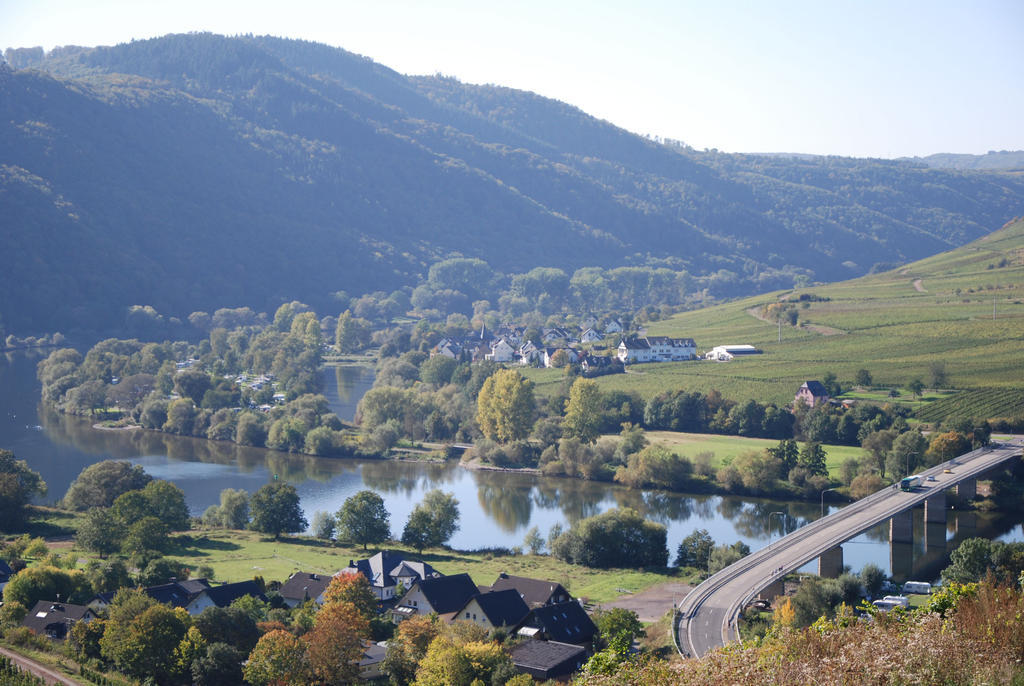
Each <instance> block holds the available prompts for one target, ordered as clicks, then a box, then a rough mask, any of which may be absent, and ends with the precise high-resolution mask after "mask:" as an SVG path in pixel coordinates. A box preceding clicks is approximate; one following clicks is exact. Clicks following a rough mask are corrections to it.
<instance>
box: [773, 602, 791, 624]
mask: <svg viewBox="0 0 1024 686" xmlns="http://www.w3.org/2000/svg"><path fill="white" fill-rule="evenodd" d="M795 621H796V611H795V610H794V609H793V603H791V602H790V600H789V598H786V599H785V600H783V601H782V602H781V603H778V604H777V605H776V606H775V609H774V610H772V623H773V624H777V625H778V626H786V627H789V626H793V622H795Z"/></svg>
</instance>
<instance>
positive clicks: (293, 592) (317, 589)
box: [278, 572, 334, 607]
mask: <svg viewBox="0 0 1024 686" xmlns="http://www.w3.org/2000/svg"><path fill="white" fill-rule="evenodd" d="M333 578H334V577H333V576H331V575H330V574H315V573H313V572H295V573H294V574H292V575H291V576H290V577H288V580H287V581H285V582H284V584H283V585H282V586H281V588H280V590H279V591H278V593H280V594H281V597H282V598H284V603H285V605H287V606H288V607H298V606H299V605H302V604H304V603H306V602H307V601H310V600H312V601H313V602H315V603H316V604H317V605H323V602H324V591H326V590H327V586H329V585H330V583H331V579H333Z"/></svg>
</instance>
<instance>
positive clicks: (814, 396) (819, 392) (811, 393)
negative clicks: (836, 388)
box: [793, 381, 829, 407]
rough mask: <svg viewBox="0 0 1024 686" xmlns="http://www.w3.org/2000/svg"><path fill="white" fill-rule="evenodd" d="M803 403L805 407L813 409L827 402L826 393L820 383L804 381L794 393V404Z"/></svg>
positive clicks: (827, 396)
mask: <svg viewBox="0 0 1024 686" xmlns="http://www.w3.org/2000/svg"><path fill="white" fill-rule="evenodd" d="M801 401H803V402H804V404H806V405H807V407H815V406H817V405H822V404H824V403H827V402H828V401H829V395H828V391H827V390H825V385H824V384H823V383H821V382H820V381H805V382H804V383H803V385H802V386H800V389H799V390H798V391H797V392H796V397H795V398H794V399H793V402H794V403H799V402H801Z"/></svg>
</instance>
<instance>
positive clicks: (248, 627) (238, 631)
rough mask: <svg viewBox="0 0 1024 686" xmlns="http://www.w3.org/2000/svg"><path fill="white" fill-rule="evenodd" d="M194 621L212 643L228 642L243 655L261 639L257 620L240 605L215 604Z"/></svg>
mask: <svg viewBox="0 0 1024 686" xmlns="http://www.w3.org/2000/svg"><path fill="white" fill-rule="evenodd" d="M192 622H193V625H194V626H195V627H196V628H197V629H199V631H200V633H202V635H203V637H204V638H205V639H206V640H207V642H208V643H210V644H211V645H212V644H213V643H215V642H218V641H220V642H223V643H227V644H228V645H230V646H231V647H233V648H235V649H237V650H238V651H239V652H241V653H242V655H248V654H249V652H250V651H251V650H252V649H253V648H255V647H256V642H257V641H258V640H259V639H260V630H259V628H258V627H257V626H256V621H255V620H254V619H253V618H252V617H251V616H250V615H249V614H248V613H247V612H245V611H244V610H243V609H241V608H239V607H234V606H232V607H217V606H216V605H213V606H211V607H207V608H205V609H204V610H203V611H202V612H200V613H199V615H197V616H196V617H195V618H193V620H192Z"/></svg>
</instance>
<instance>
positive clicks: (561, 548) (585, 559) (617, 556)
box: [549, 507, 668, 568]
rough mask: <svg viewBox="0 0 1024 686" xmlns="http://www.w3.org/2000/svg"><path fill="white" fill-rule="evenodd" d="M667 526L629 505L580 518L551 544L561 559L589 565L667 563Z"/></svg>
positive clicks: (655, 564)
mask: <svg viewBox="0 0 1024 686" xmlns="http://www.w3.org/2000/svg"><path fill="white" fill-rule="evenodd" d="M666 535H667V534H666V529H665V526H664V525H663V524H657V523H655V522H650V521H647V520H645V519H644V518H643V517H642V516H641V515H640V513H639V512H637V511H636V510H634V509H632V508H629V507H625V508H616V509H613V510H608V511H607V512H603V513H601V514H599V515H595V516H593V517H587V518H586V519H582V520H580V521H578V522H576V523H575V524H574V525H573V526H572V528H571V529H569V531H567V532H565V533H563V534H561V535H560V536H559V537H558V538H556V539H555V540H554V541H552V542H551V543H550V544H549V547H550V548H551V554H552V555H553V556H554V557H557V558H558V559H560V560H564V561H566V562H571V563H573V564H582V565H586V566H588V567H597V568H607V567H630V568H634V567H664V566H666V565H667V564H668V548H667V547H666V544H665V541H666Z"/></svg>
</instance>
